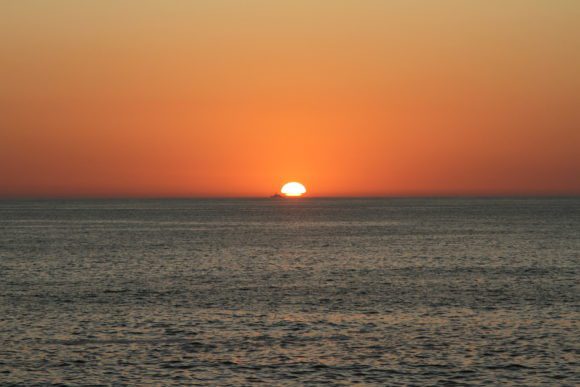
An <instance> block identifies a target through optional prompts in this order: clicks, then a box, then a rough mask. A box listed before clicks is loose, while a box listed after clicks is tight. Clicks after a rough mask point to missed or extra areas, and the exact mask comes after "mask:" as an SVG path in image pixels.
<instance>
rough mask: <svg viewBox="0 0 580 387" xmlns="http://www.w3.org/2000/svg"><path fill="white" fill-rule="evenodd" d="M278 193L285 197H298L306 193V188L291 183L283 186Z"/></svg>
mask: <svg viewBox="0 0 580 387" xmlns="http://www.w3.org/2000/svg"><path fill="white" fill-rule="evenodd" d="M280 192H282V193H283V194H284V195H286V196H290V197H299V196H302V195H304V194H305V193H306V188H305V187H304V185H302V184H300V183H297V182H291V183H286V184H284V186H283V187H282V189H281V190H280Z"/></svg>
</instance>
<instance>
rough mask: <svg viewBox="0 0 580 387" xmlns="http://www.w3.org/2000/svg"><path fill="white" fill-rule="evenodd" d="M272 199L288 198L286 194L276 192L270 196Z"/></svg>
mask: <svg viewBox="0 0 580 387" xmlns="http://www.w3.org/2000/svg"><path fill="white" fill-rule="evenodd" d="M270 199H286V198H285V197H284V196H282V195H280V194H279V193H278V192H276V193H275V194H274V195H272V196H270Z"/></svg>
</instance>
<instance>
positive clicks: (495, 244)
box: [0, 198, 580, 386]
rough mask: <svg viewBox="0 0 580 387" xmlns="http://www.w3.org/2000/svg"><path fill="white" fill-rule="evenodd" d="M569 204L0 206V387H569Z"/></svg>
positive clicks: (577, 206) (578, 218) (573, 212)
mask: <svg viewBox="0 0 580 387" xmlns="http://www.w3.org/2000/svg"><path fill="white" fill-rule="evenodd" d="M579 274H580V199H578V198H568V199H377V200H374V199H360V200H346V199H343V200H330V199H304V200H296V201H285V200H282V201H274V200H142V201H138V200H124V201H123V200H100V201H96V200H95V201H88V200H87V201H0V385H11V384H20V385H35V384H37V385H46V384H65V385H89V384H90V385H94V384H116V385H123V384H130V385H182V384H185V385H191V384H199V385H227V384H230V385H254V384H264V385H278V384H286V385H294V384H312V385H316V384H323V383H330V384H338V385H351V384H356V383H359V384H362V385H364V384H368V385H401V386H403V385H404V386H406V385H417V386H423V385H435V384H437V385H479V384H486V385H488V384H492V385H525V386H533V385H546V386H550V385H570V386H572V385H578V384H579V383H580V376H579V365H580V363H579V361H580V360H579V358H580V357H579V353H580V347H579V337H580V333H579V330H578V328H579V318H580V307H579V304H580V303H579V300H580V292H579V290H580V287H579V279H580V276H579Z"/></svg>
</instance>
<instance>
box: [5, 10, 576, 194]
mask: <svg viewBox="0 0 580 387" xmlns="http://www.w3.org/2000/svg"><path fill="white" fill-rule="evenodd" d="M579 20H580V1H577V0H570V1H566V0H545V1H534V0H521V1H515V0H512V1H510V0H482V1H475V0H474V1H460V0H457V1H427V0H425V1H413V0H401V1H386V0H350V1H341V0H333V1H322V0H320V1H317V0H292V1H281V0H280V1H255V0H248V1H240V0H230V1H225V0H211V1H210V0H208V1H201V0H200V1H170V0H163V1H161V0H159V1H146V0H135V1H122V0H119V1H117V0H115V1H113V0H100V1H97V0H94V1H89V0H85V1H77V0H70V1H61V0H52V1H27V0H12V1H11V0H2V1H0V48H1V50H0V196H4V197H12V196H16V197H18V196H35V197H39V196H79V195H80V196H188V195H191V196H263V195H269V194H272V193H273V192H275V191H276V190H278V189H279V188H280V186H281V185H282V183H284V182H286V181H290V180H297V181H300V182H303V183H304V184H305V185H306V186H307V188H309V191H310V194H311V195H315V196H328V195H330V196H332V195H465V194H475V195H488V194H494V195H495V194H529V195H534V194H580V103H579V101H580V23H579V22H578V21H579Z"/></svg>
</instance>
